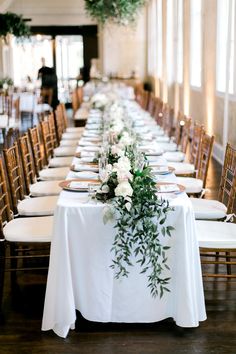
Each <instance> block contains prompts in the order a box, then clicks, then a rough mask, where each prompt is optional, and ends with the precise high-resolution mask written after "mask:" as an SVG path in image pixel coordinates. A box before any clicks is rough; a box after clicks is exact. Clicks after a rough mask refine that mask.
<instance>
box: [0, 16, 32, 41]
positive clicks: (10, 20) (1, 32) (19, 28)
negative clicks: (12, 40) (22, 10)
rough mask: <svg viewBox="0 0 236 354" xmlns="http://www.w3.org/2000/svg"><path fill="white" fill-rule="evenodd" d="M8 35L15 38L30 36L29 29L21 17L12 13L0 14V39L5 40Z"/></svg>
mask: <svg viewBox="0 0 236 354" xmlns="http://www.w3.org/2000/svg"><path fill="white" fill-rule="evenodd" d="M9 34H12V35H14V36H15V37H17V38H19V37H28V36H29V35H30V28H29V26H28V25H27V24H26V23H25V21H24V20H23V17H22V15H17V14H15V13H13V12H6V13H4V14H0V37H3V38H4V39H6V38H7V35H9Z"/></svg>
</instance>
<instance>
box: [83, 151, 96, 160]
mask: <svg viewBox="0 0 236 354" xmlns="http://www.w3.org/2000/svg"><path fill="white" fill-rule="evenodd" d="M80 156H81V158H83V157H93V158H95V157H96V154H95V152H89V151H81V153H80Z"/></svg>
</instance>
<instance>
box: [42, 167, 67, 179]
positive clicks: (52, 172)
mask: <svg viewBox="0 0 236 354" xmlns="http://www.w3.org/2000/svg"><path fill="white" fill-rule="evenodd" d="M68 172H69V169H68V167H57V168H44V169H43V170H41V171H39V178H40V179H41V180H43V181H53V180H57V179H62V180H63V179H65V178H66V176H67V174H68Z"/></svg>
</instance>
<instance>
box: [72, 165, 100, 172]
mask: <svg viewBox="0 0 236 354" xmlns="http://www.w3.org/2000/svg"><path fill="white" fill-rule="evenodd" d="M73 170H74V171H76V172H79V171H94V172H98V167H96V166H91V165H80V164H75V165H73Z"/></svg>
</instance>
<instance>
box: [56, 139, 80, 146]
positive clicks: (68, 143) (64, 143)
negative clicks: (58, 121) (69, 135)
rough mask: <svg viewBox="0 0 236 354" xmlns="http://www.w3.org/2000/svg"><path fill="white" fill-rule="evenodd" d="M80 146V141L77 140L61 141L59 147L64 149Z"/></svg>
mask: <svg viewBox="0 0 236 354" xmlns="http://www.w3.org/2000/svg"><path fill="white" fill-rule="evenodd" d="M77 145H78V139H75V140H61V141H60V146H59V147H64V146H70V147H72V146H77Z"/></svg>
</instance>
